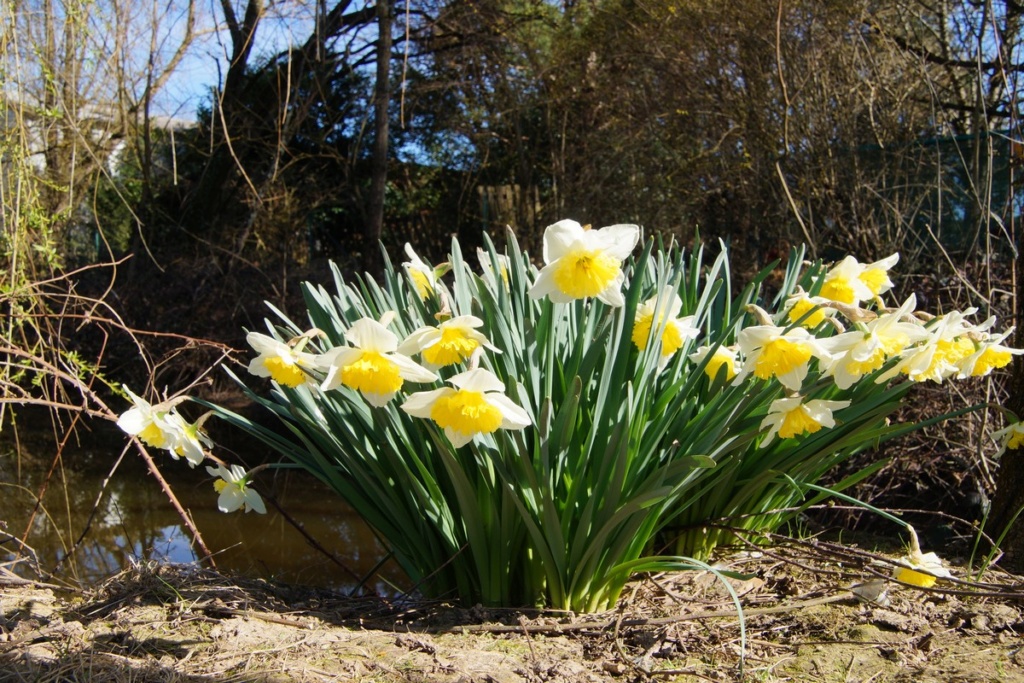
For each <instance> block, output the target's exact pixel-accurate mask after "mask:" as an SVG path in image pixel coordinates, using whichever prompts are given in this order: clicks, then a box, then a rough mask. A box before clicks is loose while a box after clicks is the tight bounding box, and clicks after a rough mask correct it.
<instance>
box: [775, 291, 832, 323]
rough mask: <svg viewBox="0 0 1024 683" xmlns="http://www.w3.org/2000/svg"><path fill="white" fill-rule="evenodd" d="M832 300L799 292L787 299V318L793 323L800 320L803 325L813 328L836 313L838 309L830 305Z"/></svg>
mask: <svg viewBox="0 0 1024 683" xmlns="http://www.w3.org/2000/svg"><path fill="white" fill-rule="evenodd" d="M830 301H831V300H830V299H826V298H825V297H822V296H807V293H806V292H802V291H801V292H798V293H797V294H795V295H793V296H791V297H789V298H788V299H786V305H785V308H784V310H785V311H786V319H787V320H788V321H789V322H791V323H793V324H797V323H798V322H799V324H800V325H801V326H803V327H806V328H807V329H809V330H813V329H814V328H815V327H817V326H818V325H820V324H821V323H823V322H825V318H831V317H832V316H834V315H835V314H836V309H834V308H830V307H829V306H828V304H829V303H830ZM808 314H809V315H808ZM805 315H806V316H807V317H806V318H804V316H805ZM801 318H803V319H802V320H801Z"/></svg>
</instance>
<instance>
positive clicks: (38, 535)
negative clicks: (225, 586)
mask: <svg viewBox="0 0 1024 683" xmlns="http://www.w3.org/2000/svg"><path fill="white" fill-rule="evenodd" d="M110 437H111V438H109V441H110V443H109V445H101V446H96V445H90V446H87V447H78V448H75V449H66V450H65V451H64V453H63V458H62V459H61V461H60V462H59V463H58V464H57V466H56V468H55V470H54V472H53V474H52V476H51V477H50V482H49V484H48V486H47V487H46V490H45V494H44V495H43V498H42V500H41V501H40V504H39V505H38V506H37V500H39V499H38V495H39V492H40V491H41V490H42V485H43V482H44V480H45V479H46V473H47V471H48V470H49V469H50V467H51V465H52V463H53V457H52V455H51V453H52V452H53V451H54V450H55V449H53V448H52V447H51V448H50V450H49V452H40V446H39V445H35V444H33V445H30V446H28V448H30V449H31V450H32V452H31V454H28V455H27V454H26V444H25V442H24V440H21V441H20V443H19V444H18V445H17V446H16V445H15V444H14V443H13V442H12V439H11V438H10V435H9V434H3V435H0V562H8V561H10V560H12V559H14V558H15V557H16V556H17V554H18V553H17V550H18V548H19V547H20V546H21V542H22V541H23V542H24V547H25V551H24V552H22V553H21V556H22V557H25V558H26V560H25V561H24V562H21V563H19V564H18V565H16V566H15V570H16V571H17V572H18V573H20V574H21V575H23V576H25V577H28V578H38V577H39V573H38V572H39V571H40V570H41V571H42V572H43V575H44V576H45V575H46V574H47V573H49V572H53V573H54V576H53V578H52V579H51V580H52V581H57V582H69V583H74V584H79V585H89V584H92V583H95V582H96V581H98V580H100V579H103V578H104V577H107V576H110V575H112V574H114V573H116V572H118V571H119V570H121V569H123V568H124V567H125V566H128V565H129V564H130V563H132V562H140V561H150V560H152V561H158V562H175V563H188V562H194V561H196V560H197V557H198V552H197V550H198V549H197V548H195V547H194V544H193V543H192V539H191V535H190V534H189V533H188V532H187V530H186V529H185V528H184V525H183V523H182V521H181V518H180V517H179V516H178V514H177V513H176V512H175V510H174V508H173V507H172V506H171V505H170V503H169V502H168V501H167V498H166V497H165V496H164V494H163V493H162V492H161V490H160V487H159V485H158V483H157V481H156V480H155V479H154V478H153V477H152V476H151V475H150V474H149V473H148V471H147V469H146V466H145V464H144V463H143V462H142V460H141V458H140V457H139V456H138V455H137V454H135V452H134V451H129V452H128V454H127V455H126V456H125V458H124V460H123V461H122V463H121V464H120V465H119V466H118V467H117V469H116V471H115V472H114V474H113V476H110V477H109V481H108V482H107V484H106V488H105V490H104V491H103V494H102V495H100V491H101V489H103V482H104V480H105V479H107V478H108V475H109V474H110V471H111V468H112V467H113V465H114V463H115V462H116V461H117V458H118V456H119V454H120V453H121V449H122V448H123V447H124V444H125V441H124V440H123V438H118V437H119V433H111V434H110ZM153 455H154V458H155V459H156V461H157V464H158V466H159V467H160V470H161V473H162V474H163V476H164V477H165V478H166V479H167V480H168V482H169V483H170V484H171V487H172V488H173V490H174V492H175V495H176V496H177V497H178V499H179V501H180V502H181V504H182V506H183V507H184V508H185V509H186V510H187V511H188V512H189V514H191V516H192V518H193V520H194V522H195V525H196V527H197V528H198V529H199V532H200V533H201V534H202V536H203V540H204V541H205V542H206V545H207V547H209V548H210V550H211V552H213V553H214V554H215V558H214V561H215V562H216V566H217V568H218V569H220V570H223V571H227V572H232V573H238V574H242V575H245V576H250V577H263V578H268V579H276V580H281V581H286V582H290V583H301V584H306V585H313V586H320V587H328V588H334V589H338V590H349V589H352V588H354V587H355V586H356V585H357V584H358V583H359V581H358V580H357V579H355V578H354V577H356V576H358V577H366V576H367V575H369V574H370V573H371V572H372V570H373V569H374V567H375V566H376V565H377V564H378V562H379V561H380V560H381V559H382V558H383V557H384V556H385V552H384V550H383V548H382V546H381V545H380V543H379V542H378V541H377V539H376V537H375V536H374V534H373V532H372V531H371V530H370V529H369V527H367V526H366V524H364V523H363V522H362V520H361V519H360V518H359V517H358V516H356V515H355V514H354V513H353V512H352V511H351V509H349V508H348V507H347V506H345V505H344V504H343V503H342V502H341V501H340V500H339V499H338V498H337V496H335V495H334V494H333V493H331V491H330V490H329V489H327V488H326V487H324V486H323V485H321V484H320V483H319V482H317V481H316V480H315V479H313V478H312V477H310V476H309V475H307V474H305V473H304V472H300V471H296V470H275V471H264V472H263V473H262V474H261V475H260V479H259V484H260V486H261V487H262V489H261V490H263V491H269V492H271V493H272V495H274V496H275V498H276V499H277V501H278V502H279V503H280V505H281V507H282V508H283V509H284V510H285V511H286V512H287V513H288V515H289V516H291V517H292V518H293V519H294V520H296V521H297V522H298V523H300V524H301V525H302V526H303V528H304V529H305V531H306V533H307V534H308V535H309V536H311V537H312V538H314V539H315V540H316V541H317V543H319V544H320V545H321V546H322V547H323V548H324V549H325V550H326V551H328V552H330V553H331V554H332V555H333V556H334V557H335V558H336V559H337V560H338V561H339V562H340V563H341V564H343V565H344V567H345V569H343V568H342V567H340V566H339V565H338V563H337V562H334V561H332V560H331V559H329V558H328V557H326V556H325V554H324V553H323V552H321V551H318V550H317V549H315V548H314V547H313V546H312V545H311V544H310V543H309V542H308V541H307V540H306V539H305V538H304V536H303V535H302V534H301V533H300V532H299V531H298V530H296V529H295V527H294V525H293V524H292V523H290V522H289V521H288V520H287V519H286V518H285V517H284V516H282V515H281V514H280V513H279V512H277V511H276V510H275V509H274V507H273V506H272V505H270V504H269V503H268V505H267V514H266V515H259V514H256V513H255V512H250V513H248V514H245V513H242V512H236V513H231V514H224V513H222V512H220V511H219V510H217V505H216V503H217V494H216V492H215V491H214V488H213V481H214V480H213V479H212V478H211V477H210V476H209V475H208V474H207V473H206V471H205V468H202V467H197V468H195V469H190V468H189V467H188V466H187V465H186V464H185V461H184V460H178V461H174V460H171V459H170V458H168V457H166V454H164V453H163V452H159V453H158V452H157V451H154V452H153ZM250 464H251V463H250ZM97 500H98V503H97ZM33 511H35V513H34V514H33ZM83 534H84V539H83V540H82V541H81V543H80V544H79V547H78V548H77V549H75V551H74V552H73V553H72V554H71V556H70V557H68V552H69V550H70V549H71V548H72V546H74V544H75V542H76V541H77V540H78V538H79V537H81V536H83ZM402 582H403V575H402V573H401V572H400V570H398V569H397V567H396V566H395V565H394V563H393V562H389V563H387V564H386V565H385V566H384V567H383V570H382V571H381V572H380V573H379V574H378V575H375V576H374V577H373V578H371V579H370V580H369V581H368V583H367V584H366V587H367V588H368V589H370V590H375V591H377V592H380V593H384V594H388V593H396V592H398V589H397V588H396V586H397V587H399V588H400V587H401V586H402Z"/></svg>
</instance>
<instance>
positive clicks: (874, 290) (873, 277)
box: [859, 252, 900, 297]
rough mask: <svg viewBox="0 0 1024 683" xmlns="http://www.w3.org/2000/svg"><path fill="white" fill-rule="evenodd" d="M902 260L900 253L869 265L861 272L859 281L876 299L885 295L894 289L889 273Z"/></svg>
mask: <svg viewBox="0 0 1024 683" xmlns="http://www.w3.org/2000/svg"><path fill="white" fill-rule="evenodd" d="M899 260H900V255H899V253H898V252H897V253H895V254H890V255H889V256H886V257H885V258H884V259H880V260H878V261H875V262H874V263H869V264H867V265H866V266H864V269H863V270H862V271H861V273H860V276H859V279H860V281H861V282H863V283H864V284H865V285H867V287H868V289H869V290H871V294H872V295H873V296H875V297H877V296H880V295H882V294H885V293H886V292H888V291H889V290H890V289H892V288H893V282H892V280H891V279H889V271H890V270H892V267H893V266H895V265H896V264H897V263H898V262H899Z"/></svg>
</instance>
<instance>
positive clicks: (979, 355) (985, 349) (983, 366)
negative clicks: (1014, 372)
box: [957, 327, 1024, 379]
mask: <svg viewBox="0 0 1024 683" xmlns="http://www.w3.org/2000/svg"><path fill="white" fill-rule="evenodd" d="M1014 329H1015V328H1013V327H1011V328H1010V329H1008V330H1006V331H1005V332H1003V333H1002V334H999V335H996V336H994V337H989V336H988V335H987V334H983V335H981V336H983V339H982V340H981V341H980V342H979V343H978V347H977V350H975V352H974V353H972V354H971V355H969V356H967V357H966V358H964V359H963V360H961V361H960V362H959V363H957V367H959V368H960V372H959V374H958V375H957V377H959V378H960V379H963V378H965V377H985V376H986V375H988V374H989V373H991V372H992V371H993V370H995V369H998V368H1005V367H1006V366H1007V365H1009V364H1010V362H1011V361H1013V357H1014V356H1018V355H1020V354H1022V353H1024V349H1014V348H1011V347H1009V346H1005V345H1003V343H1002V342H1003V340H1004V339H1006V338H1007V337H1009V336H1010V335H1011V334H1013V331H1014Z"/></svg>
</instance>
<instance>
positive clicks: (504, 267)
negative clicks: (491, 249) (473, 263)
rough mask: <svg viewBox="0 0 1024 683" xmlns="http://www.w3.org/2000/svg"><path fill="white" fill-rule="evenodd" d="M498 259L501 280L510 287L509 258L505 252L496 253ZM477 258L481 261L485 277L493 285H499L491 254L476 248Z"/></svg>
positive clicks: (481, 270) (481, 269)
mask: <svg viewBox="0 0 1024 683" xmlns="http://www.w3.org/2000/svg"><path fill="white" fill-rule="evenodd" d="M495 257H496V258H497V260H498V275H499V276H500V277H501V282H502V284H503V285H505V288H506V289H508V270H509V260H508V256H505V255H504V254H495ZM476 258H477V260H479V261H480V272H481V273H483V275H484V279H485V280H487V281H488V282H489V283H491V285H497V284H498V283H497V278H495V277H494V265H493V264H492V263H491V257H490V254H488V253H487V252H486V251H484V250H483V249H481V248H480V247H477V248H476Z"/></svg>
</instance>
